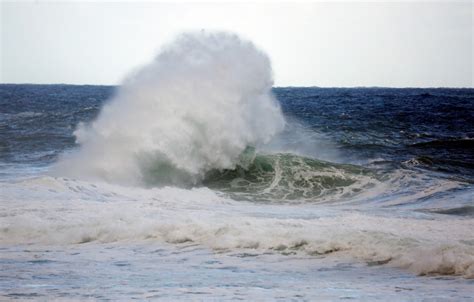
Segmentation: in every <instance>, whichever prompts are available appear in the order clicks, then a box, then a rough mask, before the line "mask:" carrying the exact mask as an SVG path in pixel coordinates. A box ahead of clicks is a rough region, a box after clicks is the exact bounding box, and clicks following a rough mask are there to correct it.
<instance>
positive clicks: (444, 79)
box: [0, 0, 473, 87]
mask: <svg viewBox="0 0 474 302" xmlns="http://www.w3.org/2000/svg"><path fill="white" fill-rule="evenodd" d="M0 1H1V0H0ZM472 18H473V4H472V2H471V1H464V2H454V1H447V2H443V3H439V2H438V3H435V2H426V1H425V2H404V3H392V2H378V3H358V2H346V3H344V2H339V3H324V2H318V3H298V4H281V3H278V4H269V3H259V4H255V3H254V4H251V3H248V4H199V3H194V4H162V3H153V2H152V3H150V2H148V3H136V2H135V3H110V2H88V3H80V2H79V3H78V2H74V3H44V1H35V2H26V3H18V2H16V3H13V2H2V4H1V47H0V49H1V62H0V63H1V66H0V71H1V74H0V82H3V83H74V84H119V83H120V81H121V79H123V78H124V77H125V75H126V74H127V73H128V72H130V71H131V70H133V69H134V68H137V67H139V66H141V65H143V64H146V63H147V62H149V61H150V60H152V59H153V57H154V56H155V55H156V53H157V52H158V50H159V48H160V46H161V45H163V44H164V43H167V42H170V41H171V40H172V39H173V37H174V36H175V35H176V34H178V33H179V32H182V31H187V30H200V29H208V30H228V31H232V32H235V33H238V34H240V35H241V36H242V37H244V38H247V39H250V40H252V41H253V42H254V43H255V44H256V45H257V46H258V47H260V48H261V49H263V50H264V51H265V52H266V53H267V54H268V55H269V57H270V58H271V60H272V64H273V69H274V76H275V86H323V87H328V86H329V87H335V86H386V87H440V86H442V87H473V19H472Z"/></svg>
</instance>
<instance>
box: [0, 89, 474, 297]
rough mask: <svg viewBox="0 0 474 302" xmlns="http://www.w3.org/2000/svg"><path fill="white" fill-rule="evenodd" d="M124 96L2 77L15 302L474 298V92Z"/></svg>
mask: <svg viewBox="0 0 474 302" xmlns="http://www.w3.org/2000/svg"><path fill="white" fill-rule="evenodd" d="M252 89H253V88H252ZM252 89H251V88H249V91H253V90H252ZM118 90H119V88H118V87H112V86H90V85H86V86H74V85H14V84H1V85H0V300H15V299H19V300H29V299H31V300H39V301H51V300H54V299H56V300H59V301H63V300H64V301H70V300H73V301H76V300H112V301H117V300H129V299H132V298H133V299H138V300H148V299H150V300H152V299H163V300H174V301H182V300H231V299H234V300H250V301H259V300H281V301H289V300H294V301H314V300H339V299H340V300H346V299H355V300H363V301H371V300H373V301H380V300H383V301H472V300H473V297H474V89H444V88H439V89H421V88H420V89H418V88H406V89H389V88H292V87H288V88H273V89H272V91H271V93H272V95H273V97H274V98H275V102H276V104H275V107H268V108H267V107H261V108H260V107H258V108H256V107H254V106H257V105H255V104H253V103H243V105H242V104H240V103H239V105H238V106H237V105H236V106H234V107H225V106H230V105H228V104H233V103H232V102H231V101H229V102H227V103H226V105H225V106H224V105H222V104H221V103H219V102H217V101H216V102H211V103H209V104H205V103H201V104H200V103H193V105H192V110H187V111H186V112H183V111H181V109H180V108H182V107H179V106H178V105H177V106H176V107H172V106H171V105H169V104H168V103H167V102H164V103H159V102H158V101H157V104H160V105H157V106H159V107H157V108H154V107H153V106H152V107H153V109H152V107H150V106H148V105H147V106H143V108H140V106H141V105H140V103H137V104H136V105H134V107H133V108H138V109H137V110H135V111H134V110H130V109H129V108H131V107H127V106H126V105H123V106H118V105H117V104H121V102H122V103H123V104H126V102H125V101H124V99H130V98H131V97H130V96H129V94H133V93H135V92H129V91H127V88H124V90H123V91H120V92H119V91H118ZM140 91H143V90H140ZM190 91H191V90H190ZM171 92H173V95H176V94H178V95H179V94H180V93H181V90H179V89H176V90H169V93H170V94H171ZM140 93H141V92H140ZM143 93H145V92H143ZM222 95H224V94H221V95H219V98H220V97H221V96H222ZM160 97H162V98H164V99H166V97H168V96H167V95H165V94H162V95H161V96H160ZM186 97H188V96H187V95H183V96H182V98H186ZM209 97H210V98H212V97H214V95H210V96H209ZM226 97H227V95H226ZM137 98H138V99H139V96H138V97H137ZM196 98H202V96H200V95H196ZM216 99H218V98H216ZM228 99H229V100H232V98H231V97H229V98H228ZM165 103H166V104H165ZM188 104H191V101H189V103H188ZM262 104H263V103H262ZM265 104H266V103H265ZM221 105H222V106H221ZM188 107H189V106H188ZM188 107H186V108H188ZM247 107H249V108H250V109H249V110H248V111H247ZM124 108H125V109H124ZM201 109H202V110H201ZM270 111H271V112H277V111H278V112H281V115H282V116H283V119H284V125H283V124H281V123H280V120H279V119H274V120H271V121H268V120H267V118H266V113H265V112H270ZM242 112H244V113H245V112H260V114H259V115H257V116H251V117H249V116H248V115H246V114H244V113H242ZM275 114H276V113H275ZM278 114H280V113H278ZM236 116H238V117H242V119H235V117H236ZM112 117H117V118H112ZM176 117H179V119H176ZM283 119H281V120H283ZM94 121H95V122H94ZM242 121H244V122H245V123H241V122H242ZM252 123H254V124H255V125H254V126H252V127H250V128H246V125H249V124H252ZM280 124H281V125H280ZM216 125H219V127H217V126H216ZM222 125H228V126H226V127H223V126H222ZM282 125H283V126H282ZM236 129H237V130H236ZM269 129H270V130H269ZM274 129H278V131H276V130H275V131H273V130H274ZM256 132H258V133H257V134H255V133H256ZM260 132H261V133H260ZM273 132H275V133H273ZM235 133H238V134H239V135H237V136H236V135H235ZM269 133H271V134H272V135H269ZM255 137H258V139H259V140H260V141H257V140H256V139H255ZM242 142H244V143H245V142H254V143H252V144H244V143H242ZM242 150H243V151H242Z"/></svg>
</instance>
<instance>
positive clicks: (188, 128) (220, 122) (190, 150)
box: [57, 32, 285, 185]
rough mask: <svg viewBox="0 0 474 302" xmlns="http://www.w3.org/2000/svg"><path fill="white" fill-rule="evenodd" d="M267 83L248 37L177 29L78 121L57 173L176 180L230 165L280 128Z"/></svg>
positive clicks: (267, 68)
mask: <svg viewBox="0 0 474 302" xmlns="http://www.w3.org/2000/svg"><path fill="white" fill-rule="evenodd" d="M272 85H273V79H272V69H271V65H270V61H269V59H268V57H267V56H266V55H265V54H264V53H263V52H261V51H259V50H258V49H257V48H256V47H255V46H254V45H253V44H252V43H251V42H249V41H245V40H242V39H240V38H239V37H237V36H236V35H233V34H228V33H205V32H199V33H192V34H183V35H181V36H179V37H178V38H177V39H176V41H174V42H173V43H171V44H169V45H168V46H166V47H165V48H164V49H163V50H162V51H161V53H160V54H159V55H158V56H157V57H156V59H155V60H154V61H153V62H151V63H150V64H148V65H146V66H145V67H143V68H142V69H140V70H138V71H137V72H135V73H134V74H132V75H130V76H129V77H128V78H127V79H126V80H125V81H124V83H123V84H122V86H121V88H120V89H119V91H118V93H117V95H116V96H115V97H114V98H113V99H112V100H110V101H109V102H108V104H107V105H105V106H104V108H103V109H102V110H101V112H100V115H99V116H98V118H97V119H96V120H95V121H94V122H93V123H92V124H90V125H83V124H81V125H80V126H79V128H78V129H77V130H76V132H75V135H76V138H77V142H78V143H79V144H80V145H81V147H80V148H79V150H78V151H77V152H74V153H73V154H70V155H68V156H65V157H64V158H63V159H62V160H61V161H60V163H59V164H58V167H57V170H58V171H59V172H58V173H59V174H60V175H67V176H73V177H79V178H87V179H96V178H100V179H105V180H107V181H109V182H116V183H121V184H134V185H135V184H140V183H143V182H144V181H146V180H145V179H144V178H146V177H147V174H154V176H155V177H156V178H157V180H156V181H157V182H160V181H162V182H164V183H165V184H167V183H175V184H176V183H177V184H179V183H182V182H191V183H194V182H196V181H197V180H199V179H200V178H201V177H202V176H203V174H204V173H205V172H207V171H209V170H212V169H230V168H234V167H235V165H236V164H237V163H238V160H239V155H240V154H241V153H242V152H243V151H244V150H245V149H246V148H247V147H248V146H253V147H255V146H258V145H259V144H263V143H266V142H268V141H269V140H270V139H271V138H272V137H273V136H274V135H275V134H277V133H278V132H280V131H281V130H282V129H283V127H284V124H285V121H284V118H283V115H282V113H281V111H280V108H279V106H278V104H277V102H276V101H275V99H274V97H273V95H272V93H271V88H272ZM151 177H153V176H151Z"/></svg>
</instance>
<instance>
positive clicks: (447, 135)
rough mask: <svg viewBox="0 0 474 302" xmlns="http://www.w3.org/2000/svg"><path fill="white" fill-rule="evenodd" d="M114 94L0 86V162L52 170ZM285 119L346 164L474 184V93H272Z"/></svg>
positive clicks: (97, 89)
mask: <svg viewBox="0 0 474 302" xmlns="http://www.w3.org/2000/svg"><path fill="white" fill-rule="evenodd" d="M114 91H115V87H113V86H90V85H86V86H74V85H11V84H2V85H0V161H1V162H2V164H10V165H11V164H15V165H31V164H34V165H48V164H51V163H52V162H54V161H55V160H56V159H57V157H58V155H59V154H61V153H62V152H64V151H65V150H68V149H71V148H74V147H75V139H74V136H73V131H74V129H75V128H76V126H77V125H78V123H80V122H89V121H91V120H92V119H93V118H94V117H95V116H96V115H97V114H98V112H99V109H100V108H101V106H102V105H103V104H104V102H106V101H107V99H109V98H110V97H111V96H112V95H113V94H114ZM274 93H275V95H276V97H277V99H278V101H279V102H280V104H281V106H282V109H283V111H284V113H285V115H286V116H287V117H291V118H294V119H296V120H298V121H300V122H302V123H303V124H304V125H305V126H307V127H308V128H309V129H311V130H314V131H316V132H318V133H323V134H325V135H326V136H327V137H329V138H330V139H331V140H332V141H333V142H334V143H335V145H336V146H337V148H338V149H339V151H340V152H341V153H342V154H343V157H344V158H346V159H347V160H348V161H350V160H352V161H357V160H362V161H363V160H377V161H378V162H379V163H381V164H384V165H393V166H399V165H405V166H406V165H407V163H408V164H412V165H413V166H417V167H418V168H422V169H428V170H433V171H438V172H441V173H445V174H447V175H455V176H456V177H459V178H461V179H464V180H466V181H472V180H473V175H474V89H444V88H441V89H411V88H407V89H392V88H274Z"/></svg>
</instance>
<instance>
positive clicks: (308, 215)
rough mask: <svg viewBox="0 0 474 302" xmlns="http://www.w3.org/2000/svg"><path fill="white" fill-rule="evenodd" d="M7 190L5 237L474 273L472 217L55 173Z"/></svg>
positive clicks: (5, 241)
mask: <svg viewBox="0 0 474 302" xmlns="http://www.w3.org/2000/svg"><path fill="white" fill-rule="evenodd" d="M20 197H21V199H22V200H18V199H19V198H20ZM1 198H2V200H5V201H7V200H8V199H16V200H15V201H14V204H15V206H14V207H11V206H10V207H9V210H8V211H5V210H4V211H3V213H2V219H1V228H0V230H1V233H0V236H1V237H0V240H1V242H2V243H3V244H9V245H10V244H43V245H44V244H56V245H57V244H59V245H64V244H81V243H92V242H95V243H110V242H135V243H136V242H141V241H144V242H148V243H150V244H152V243H153V242H161V243H172V244H182V243H194V244H198V245H200V246H203V247H207V248H210V249H212V250H215V251H219V252H227V253H230V252H232V253H235V252H237V251H240V252H241V253H249V252H250V253H256V254H264V253H268V252H270V253H277V254H283V255H296V256H297V255H306V256H308V255H309V256H314V257H344V258H348V257H349V258H353V259H354V260H356V261H363V262H366V263H368V264H371V265H373V264H380V265H381V264H387V265H389V266H394V267H399V268H406V269H409V270H410V271H413V272H414V273H416V274H444V275H459V276H463V277H465V278H474V253H473V251H474V249H473V246H474V237H473V236H470V235H469V234H470V233H471V232H470V231H469V230H471V229H472V228H473V227H474V222H473V221H472V220H470V219H459V218H452V217H441V218H440V217H439V216H437V217H436V218H437V219H436V220H434V219H433V217H431V216H430V215H429V214H418V216H419V217H416V216H413V217H411V216H407V215H406V214H403V213H399V214H398V216H397V215H395V216H394V215H391V216H387V215H385V213H384V212H377V211H375V210H374V211H372V212H370V211H369V212H367V211H358V210H357V209H352V211H347V209H346V210H337V209H334V208H331V207H324V206H322V205H315V206H309V205H304V206H291V205H274V204H273V205H272V204H263V205H261V204H260V205H259V204H253V203H247V202H241V201H234V200H231V199H228V198H226V197H225V196H222V195H221V194H216V193H215V192H213V191H211V190H209V189H207V188H200V189H192V190H186V189H179V188H172V187H166V188H161V189H140V188H131V187H121V186H117V185H110V184H105V183H104V184H100V183H88V182H82V181H75V180H70V179H55V178H50V177H41V178H36V179H31V180H25V181H23V182H21V183H15V184H9V185H5V184H4V185H3V190H2V196H1ZM17 198H18V199H17ZM10 202H12V201H10Z"/></svg>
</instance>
